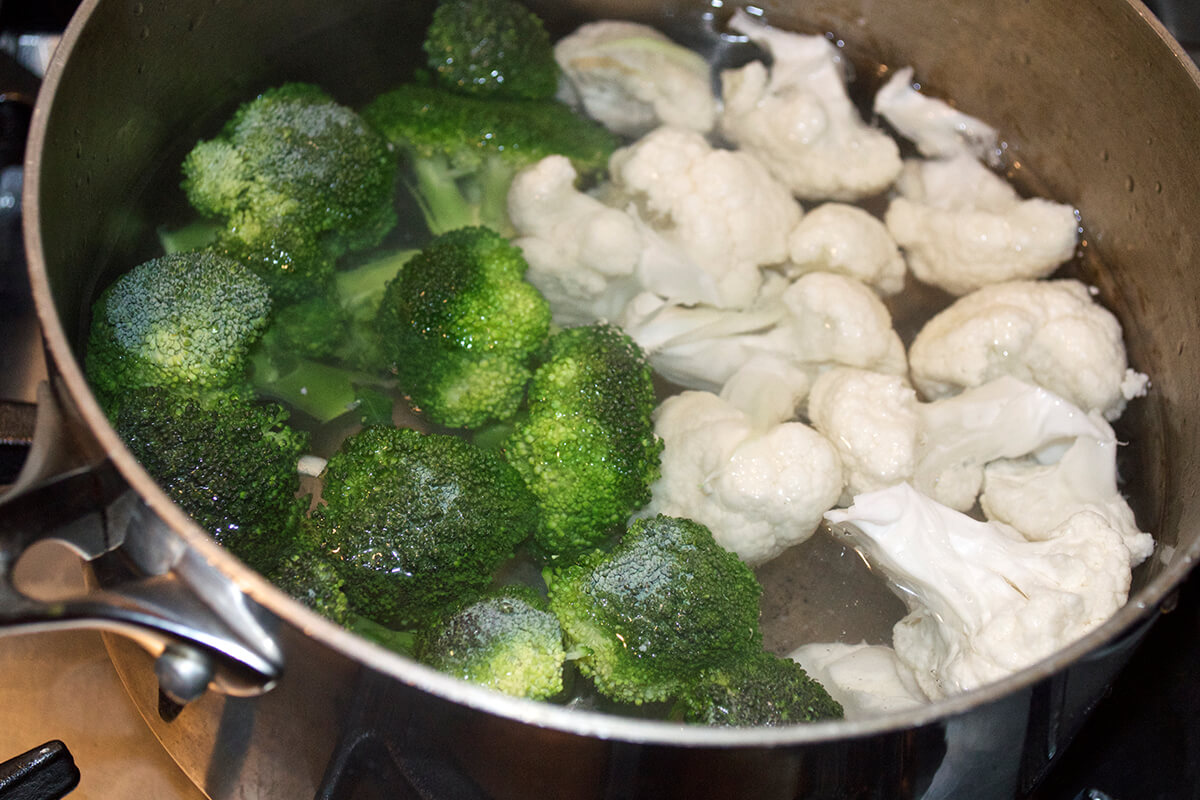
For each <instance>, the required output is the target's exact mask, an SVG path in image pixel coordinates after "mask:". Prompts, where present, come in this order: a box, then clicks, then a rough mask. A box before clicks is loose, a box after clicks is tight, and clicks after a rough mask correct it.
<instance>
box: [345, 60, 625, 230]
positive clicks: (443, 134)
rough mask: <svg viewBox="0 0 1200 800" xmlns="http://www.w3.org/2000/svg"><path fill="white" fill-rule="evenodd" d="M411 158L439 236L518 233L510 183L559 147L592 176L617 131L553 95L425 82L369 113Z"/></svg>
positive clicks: (380, 100)
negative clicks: (506, 94)
mask: <svg viewBox="0 0 1200 800" xmlns="http://www.w3.org/2000/svg"><path fill="white" fill-rule="evenodd" d="M362 115H363V117H364V118H365V119H366V120H367V121H368V122H369V123H371V124H372V125H374V126H375V127H376V128H377V129H378V130H379V131H380V132H381V133H382V134H383V135H384V136H385V137H387V139H388V140H390V141H391V142H392V143H393V144H395V145H396V147H398V148H399V149H400V151H401V153H402V155H403V156H404V157H405V158H406V160H407V163H408V168H409V170H410V173H411V174H409V175H408V176H407V179H408V181H409V188H410V190H411V192H412V194H413V196H414V198H415V199H416V201H417V203H418V205H419V206H420V208H421V211H422V213H423V214H424V216H425V222H426V225H427V226H428V228H429V230H430V232H431V233H433V234H434V235H437V234H440V233H446V232H447V231H451V230H454V229H456V228H463V227H467V226H470V225H484V226H486V227H489V228H492V229H493V230H495V231H498V232H499V233H502V234H505V235H509V234H511V233H512V224H511V223H510V222H509V219H508V208H507V205H508V187H509V184H510V183H512V179H513V176H514V175H516V173H517V172H518V171H519V170H520V169H522V168H523V167H526V166H529V165H531V164H534V163H536V162H537V161H540V160H541V159H542V158H544V157H546V156H548V155H553V154H559V155H563V156H566V157H567V158H569V159H570V160H571V163H572V164H573V166H574V167H575V171H576V172H577V173H578V174H579V175H581V176H584V177H585V178H588V177H591V176H593V175H595V174H597V173H599V172H600V171H601V170H603V169H604V168H605V167H606V166H607V164H608V158H609V156H610V155H612V153H613V151H614V150H615V149H616V148H617V145H618V140H617V138H616V136H615V135H613V134H612V133H610V132H609V131H607V130H605V129H604V128H603V127H601V126H600V125H598V124H597V123H595V122H593V121H591V120H589V119H587V118H585V117H583V116H582V115H580V114H577V113H576V112H575V111H573V110H572V109H570V108H568V107H567V106H565V105H563V104H562V103H559V102H556V101H554V100H499V99H487V98H477V97H471V96H468V95H462V94H456V93H454V92H450V91H445V90H442V89H438V88H436V87H431V86H426V85H423V84H420V83H408V84H404V85H402V86H399V87H397V88H395V89H393V90H391V91H389V92H387V93H385V94H383V95H380V96H379V97H377V98H376V99H375V100H374V101H372V102H371V103H370V104H369V105H368V106H367V107H366V108H365V109H363V112H362Z"/></svg>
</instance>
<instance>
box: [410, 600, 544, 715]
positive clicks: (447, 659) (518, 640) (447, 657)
mask: <svg viewBox="0 0 1200 800" xmlns="http://www.w3.org/2000/svg"><path fill="white" fill-rule="evenodd" d="M417 658H418V659H420V660H421V661H423V662H424V663H426V664H429V665H430V666H431V667H433V668H434V669H437V670H440V671H442V672H445V673H447V674H450V675H454V676H456V677H459V678H462V679H463V680H466V681H470V682H471V683H478V684H480V685H482V686H487V687H489V688H491V689H496V690H497V691H501V692H504V693H505V694H509V695H513V696H514V697H529V698H532V699H534V700H545V699H548V698H551V697H554V696H555V695H558V694H560V693H562V690H563V662H564V660H565V659H566V652H565V651H564V649H563V634H562V627H561V626H560V625H559V624H558V619H557V618H556V617H555V616H554V615H553V614H551V613H550V612H549V611H547V610H546V603H545V601H544V600H543V599H542V598H541V597H539V596H538V595H537V593H535V592H534V591H533V590H532V589H530V588H528V587H525V586H509V587H505V588H504V589H500V590H498V591H496V592H493V593H491V594H489V595H488V596H487V597H484V598H482V599H480V600H477V601H475V602H474V603H471V604H469V605H466V606H464V607H462V608H460V609H458V610H457V611H455V612H454V613H452V614H449V615H448V616H445V617H443V618H442V619H439V620H438V621H437V623H436V624H434V625H431V626H430V627H429V628H427V629H426V630H424V631H422V633H421V634H420V635H418V637H417Z"/></svg>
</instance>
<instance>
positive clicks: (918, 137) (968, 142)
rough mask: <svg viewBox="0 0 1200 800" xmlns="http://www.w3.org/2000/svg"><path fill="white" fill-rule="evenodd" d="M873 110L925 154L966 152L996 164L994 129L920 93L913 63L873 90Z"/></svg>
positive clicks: (948, 155)
mask: <svg viewBox="0 0 1200 800" xmlns="http://www.w3.org/2000/svg"><path fill="white" fill-rule="evenodd" d="M875 113H876V114H878V115H880V116H881V117H883V118H884V119H886V120H887V121H888V122H889V123H890V124H891V126H892V127H893V128H895V129H896V131H897V132H898V133H900V135H901V136H904V137H905V138H906V139H909V140H910V141H912V142H913V144H915V145H916V146H917V150H919V151H920V153H921V155H923V156H925V157H926V158H952V157H954V156H958V155H969V156H971V157H973V158H977V159H980V160H981V161H985V162H987V163H988V164H990V165H992V166H999V161H1000V141H999V136H998V135H997V133H996V129H995V128H993V127H992V126H991V125H988V124H987V123H986V122H984V121H983V120H980V119H976V118H975V117H972V116H970V115H969V114H964V113H963V112H961V111H959V110H958V109H956V108H954V107H952V106H951V105H950V104H948V103H946V102H945V101H943V100H938V99H937V98H934V97H928V96H926V95H923V94H921V93H920V92H919V91H917V89H916V87H914V86H913V69H912V67H904V68H902V69H899V70H896V74H894V75H893V76H892V77H891V78H889V79H888V81H887V83H885V84H884V85H883V86H882V87H880V89H879V91H878V92H876V93H875Z"/></svg>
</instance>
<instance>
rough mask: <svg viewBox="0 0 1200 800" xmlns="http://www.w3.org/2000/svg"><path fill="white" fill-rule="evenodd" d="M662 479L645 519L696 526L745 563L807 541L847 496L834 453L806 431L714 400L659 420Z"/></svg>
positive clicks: (698, 399) (680, 400)
mask: <svg viewBox="0 0 1200 800" xmlns="http://www.w3.org/2000/svg"><path fill="white" fill-rule="evenodd" d="M654 430H655V433H656V434H657V435H658V436H660V437H662V440H663V453H662V476H661V477H660V478H659V479H658V481H656V482H655V483H654V485H653V487H652V488H651V491H652V496H651V500H650V504H649V505H648V506H647V507H646V508H645V509H643V510H642V511H641V512H639V515H654V514H660V513H661V514H668V515H671V516H682V517H688V518H690V519H694V520H696V521H697V522H699V523H701V524H703V525H706V526H707V527H708V528H709V530H711V531H712V533H713V537H714V538H715V539H716V540H717V542H718V543H719V544H720V545H721V546H722V547H724V548H725V549H726V550H729V551H731V552H733V553H736V554H737V555H738V557H739V558H741V559H742V560H743V561H745V562H746V563H748V564H751V565H755V564H761V563H763V562H765V561H768V560H770V559H772V558H774V557H775V556H777V555H779V553H781V552H783V551H784V550H785V549H786V548H788V547H790V546H792V545H794V544H798V543H799V542H802V541H804V540H806V539H808V538H809V537H810V536H811V535H812V534H813V532H814V531H815V530H816V529H817V525H818V524H819V523H820V521H821V515H822V514H823V513H824V512H825V511H827V510H828V509H830V508H832V507H833V505H834V503H836V502H837V499H838V497H839V495H840V494H841V491H842V484H841V465H840V464H839V463H838V457H837V452H836V451H835V450H834V448H833V445H831V444H830V443H829V442H828V441H827V440H826V439H825V437H823V436H821V435H820V434H819V433H817V432H816V431H814V430H813V429H812V428H810V427H808V426H807V425H804V424H803V423H800V422H782V421H779V420H777V419H769V418H766V419H755V418H752V417H750V416H749V415H748V414H746V413H745V412H743V411H741V410H739V409H738V408H736V407H735V406H734V405H733V404H732V403H730V402H728V401H726V400H724V399H722V398H720V397H718V396H717V395H715V394H712V393H709V392H695V391H688V392H683V393H681V394H677V395H674V396H672V397H668V398H667V399H666V400H665V401H663V403H662V404H661V405H660V406H659V407H658V409H657V410H656V411H655V426H654Z"/></svg>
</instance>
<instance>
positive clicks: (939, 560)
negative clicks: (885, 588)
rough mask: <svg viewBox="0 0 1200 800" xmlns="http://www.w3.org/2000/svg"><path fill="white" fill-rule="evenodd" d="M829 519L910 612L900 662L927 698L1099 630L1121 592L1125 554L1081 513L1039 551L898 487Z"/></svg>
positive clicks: (899, 642)
mask: <svg viewBox="0 0 1200 800" xmlns="http://www.w3.org/2000/svg"><path fill="white" fill-rule="evenodd" d="M825 516H826V519H828V520H829V521H830V522H832V523H835V524H837V525H845V524H846V523H849V525H850V526H851V527H846V528H845V529H844V530H845V532H846V533H847V534H848V535H849V536H851V538H852V539H853V541H854V542H855V544H856V546H858V547H859V548H860V549H861V550H862V551H864V553H865V555H866V557H867V558H868V560H870V561H871V563H872V564H874V565H876V567H877V568H879V569H881V570H882V571H883V572H884V574H885V575H887V576H888V578H889V579H890V580H891V581H892V582H893V583H894V584H895V585H896V586H897V587H899V589H900V591H899V594H900V596H901V598H902V599H903V600H904V601H905V603H906V604H907V606H908V608H909V614H908V615H907V616H906V617H904V619H902V620H901V621H900V622H898V623H897V624H896V626H895V627H894V628H893V631H892V639H893V646H894V647H895V650H896V654H897V656H899V657H900V659H901V660H902V661H903V662H904V663H905V664H907V665H908V666H909V667H910V668H911V669H912V670H913V673H914V675H915V676H916V679H917V681H918V683H919V684H920V686H921V689H922V690H923V691H924V692H925V693H926V694H927V695H928V696H929V697H930V698H932V699H938V698H940V697H945V696H948V695H953V694H957V693H960V692H965V691H968V690H970V689H974V688H976V687H979V686H982V685H984V684H987V683H990V682H992V681H996V680H999V679H1001V678H1003V677H1005V676H1007V675H1010V674H1012V673H1014V672H1017V671H1018V670H1021V669H1023V668H1025V667H1027V666H1030V665H1032V664H1034V663H1036V662H1037V661H1039V660H1041V659H1043V658H1045V657H1046V656H1049V655H1051V654H1052V653H1054V652H1055V651H1057V650H1059V649H1061V648H1063V647H1065V646H1067V645H1068V644H1070V643H1071V642H1073V641H1075V640H1076V639H1078V638H1080V637H1081V636H1084V635H1085V634H1086V633H1088V632H1089V631H1091V630H1092V629H1094V628H1096V627H1097V626H1099V625H1101V624H1102V623H1103V622H1104V621H1105V620H1107V619H1108V618H1109V617H1110V616H1112V614H1113V613H1115V612H1116V611H1117V609H1119V608H1120V607H1121V605H1122V604H1124V602H1125V600H1126V599H1127V597H1128V594H1129V584H1130V570H1129V551H1128V548H1126V546H1125V544H1124V542H1123V540H1122V538H1121V536H1120V534H1119V533H1117V532H1116V531H1114V530H1113V529H1112V528H1111V527H1109V526H1108V525H1107V523H1106V522H1105V521H1104V519H1103V517H1101V516H1100V515H1098V514H1095V513H1093V512H1090V511H1083V512H1079V513H1077V514H1074V515H1072V516H1071V517H1070V518H1068V519H1067V521H1066V522H1064V523H1063V524H1062V525H1061V526H1059V528H1058V529H1057V530H1056V531H1055V532H1054V535H1053V536H1052V537H1051V538H1049V539H1047V540H1046V541H1041V542H1030V541H1028V540H1026V539H1025V538H1024V537H1022V536H1021V535H1020V534H1019V533H1017V532H1016V531H1015V530H1013V529H1012V528H1009V527H1008V526H1006V525H1002V524H1000V523H997V522H979V521H977V520H974V519H972V518H971V517H968V516H967V515H965V514H962V513H959V512H957V511H954V510H953V509H950V508H947V507H946V506H943V505H940V504H938V503H936V502H934V501H933V500H930V499H929V498H927V497H925V496H923V495H921V494H920V493H919V492H917V491H916V490H915V489H913V488H912V487H911V486H909V485H907V484H898V485H897V486H893V487H891V488H889V489H884V490H881V491H878V492H872V493H870V494H864V495H859V496H858V497H857V498H855V502H854V505H853V506H851V507H850V508H849V509H847V510H844V511H830V512H828V513H827V514H826V515H825Z"/></svg>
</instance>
